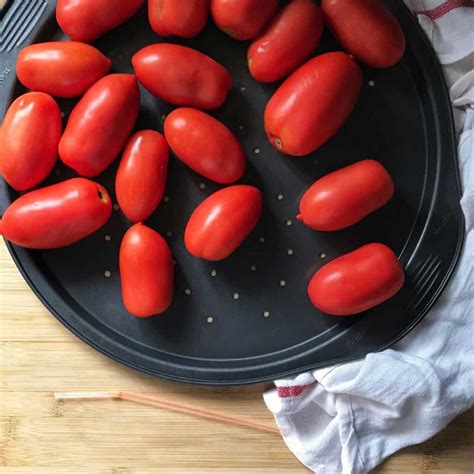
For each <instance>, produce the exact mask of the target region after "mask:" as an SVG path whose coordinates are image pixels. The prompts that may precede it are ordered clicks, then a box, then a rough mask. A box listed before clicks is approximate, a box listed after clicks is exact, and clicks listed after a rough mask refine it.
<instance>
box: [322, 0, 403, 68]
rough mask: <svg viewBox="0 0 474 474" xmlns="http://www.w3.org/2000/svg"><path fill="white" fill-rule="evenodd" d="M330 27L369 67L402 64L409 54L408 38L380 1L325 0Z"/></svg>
mask: <svg viewBox="0 0 474 474" xmlns="http://www.w3.org/2000/svg"><path fill="white" fill-rule="evenodd" d="M321 7H322V9H323V13H324V19H325V22H326V25H327V26H328V28H329V29H330V30H331V32H332V34H333V35H334V36H335V37H336V38H337V39H338V41H339V42H340V43H341V45H342V46H343V47H344V49H346V50H347V51H348V52H350V53H351V54H353V55H354V56H355V57H356V58H357V59H358V60H360V61H362V62H363V63H365V64H367V66H371V67H376V68H383V67H390V66H393V65H394V64H396V63H398V61H400V59H401V58H402V56H403V53H404V52H405V43H406V40H405V35H404V34H403V31H402V29H401V27H400V25H399V23H398V21H397V20H396V19H395V17H394V16H393V15H392V14H391V13H390V12H389V11H388V10H387V9H386V8H385V7H384V6H383V5H382V3H380V1H379V0H323V1H322V3H321Z"/></svg>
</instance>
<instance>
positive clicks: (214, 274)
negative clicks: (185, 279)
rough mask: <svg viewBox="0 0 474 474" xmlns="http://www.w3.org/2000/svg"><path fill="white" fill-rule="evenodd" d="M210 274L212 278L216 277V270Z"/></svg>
mask: <svg viewBox="0 0 474 474" xmlns="http://www.w3.org/2000/svg"><path fill="white" fill-rule="evenodd" d="M209 274H210V275H211V277H215V276H216V275H217V272H216V271H215V270H211V272H210V273H209Z"/></svg>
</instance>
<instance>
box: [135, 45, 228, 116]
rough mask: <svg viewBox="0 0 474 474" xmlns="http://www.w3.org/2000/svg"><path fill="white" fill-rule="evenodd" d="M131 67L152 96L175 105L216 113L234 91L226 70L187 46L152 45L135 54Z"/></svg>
mask: <svg viewBox="0 0 474 474" xmlns="http://www.w3.org/2000/svg"><path fill="white" fill-rule="evenodd" d="M132 64H133V68H134V70H135V74H136V75H137V77H138V79H139V81H140V82H141V83H142V84H143V85H144V87H145V88H146V89H147V90H148V91H149V92H150V93H152V94H153V95H154V96H156V97H158V98H160V99H162V100H164V101H166V102H169V103H170V104H174V105H179V106H189V107H196V108H198V109H205V110H207V109H216V108H218V107H220V106H221V105H222V104H223V103H224V101H225V99H226V97H227V94H228V92H229V91H230V89H231V87H232V77H231V75H230V73H229V71H227V69H226V68H225V67H224V66H221V65H220V64H219V63H218V62H216V61H214V59H212V58H210V57H209V56H207V55H205V54H203V53H201V52H199V51H196V50H195V49H191V48H188V47H186V46H180V45H177V44H169V43H160V44H152V45H150V46H146V47H145V48H143V49H141V50H140V51H138V52H137V53H135V55H134V56H133V58H132Z"/></svg>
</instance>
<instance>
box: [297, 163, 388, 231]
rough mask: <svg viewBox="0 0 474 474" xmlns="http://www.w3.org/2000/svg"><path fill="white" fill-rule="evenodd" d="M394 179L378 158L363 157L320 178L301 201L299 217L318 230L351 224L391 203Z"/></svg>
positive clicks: (335, 228)
mask: <svg viewBox="0 0 474 474" xmlns="http://www.w3.org/2000/svg"><path fill="white" fill-rule="evenodd" d="M392 196H393V181H392V178H391V177H390V175H389V174H388V172H387V170H386V169H385V168H384V167H383V166H382V165H381V164H380V163H379V162H378V161H374V160H363V161H359V162H358V163H354V164H353V165H349V166H346V167H345V168H341V169H340V170H337V171H334V172H333V173H329V174H328V175H326V176H323V177H322V178H321V179H318V180H317V181H316V182H315V183H314V184H313V185H312V186H311V187H310V188H309V189H308V190H307V191H306V193H305V194H304V195H303V197H302V198H301V201H300V213H301V214H299V215H298V217H297V219H298V220H300V221H303V222H304V223H305V224H306V225H307V226H308V227H311V228H312V229H315V230H340V229H344V228H345V227H349V226H351V225H353V224H355V223H356V222H359V221H360V220H362V219H363V218H364V217H365V216H368V215H369V214H370V213H371V212H374V211H375V210H376V209H378V208H379V207H382V206H384V205H385V204H387V202H388V201H390V199H392Z"/></svg>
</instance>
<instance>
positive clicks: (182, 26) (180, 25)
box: [148, 0, 209, 38]
mask: <svg viewBox="0 0 474 474" xmlns="http://www.w3.org/2000/svg"><path fill="white" fill-rule="evenodd" d="M208 16H209V0H148V18H149V20H150V25H151V27H152V29H153V31H154V32H155V33H156V34H158V35H160V36H170V35H176V36H181V37H183V38H194V36H196V35H198V34H199V33H200V32H201V31H202V30H203V29H204V27H205V26H206V22H207V17H208Z"/></svg>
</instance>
